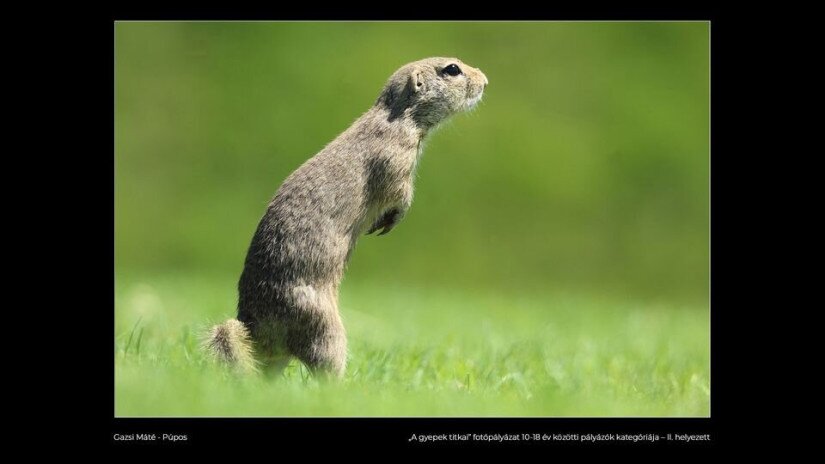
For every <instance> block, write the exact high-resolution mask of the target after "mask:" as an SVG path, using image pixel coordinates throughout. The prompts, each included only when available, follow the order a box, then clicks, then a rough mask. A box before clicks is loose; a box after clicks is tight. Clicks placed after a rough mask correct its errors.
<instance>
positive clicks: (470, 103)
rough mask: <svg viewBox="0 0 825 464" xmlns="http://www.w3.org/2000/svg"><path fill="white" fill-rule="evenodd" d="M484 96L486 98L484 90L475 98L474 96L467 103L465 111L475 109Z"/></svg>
mask: <svg viewBox="0 0 825 464" xmlns="http://www.w3.org/2000/svg"><path fill="white" fill-rule="evenodd" d="M482 96H484V91H483V90H482V91H481V92H479V93H478V94H476V95H475V96H472V97H470V98H468V99H467V102H466V103H465V106H466V108H465V109H467V110H471V109H473V108H475V106H476V105H478V102H480V101H481V97H482Z"/></svg>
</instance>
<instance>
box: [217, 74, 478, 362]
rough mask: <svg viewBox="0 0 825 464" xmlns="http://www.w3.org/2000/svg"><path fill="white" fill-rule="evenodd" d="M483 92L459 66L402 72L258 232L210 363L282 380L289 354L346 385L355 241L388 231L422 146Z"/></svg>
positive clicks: (408, 192)
mask: <svg viewBox="0 0 825 464" xmlns="http://www.w3.org/2000/svg"><path fill="white" fill-rule="evenodd" d="M486 86H487V77H486V76H485V75H484V73H482V72H481V71H480V70H478V69H476V68H473V67H471V66H468V65H466V64H464V63H462V62H461V61H459V60H458V59H455V58H427V59H424V60H421V61H416V62H413V63H410V64H407V65H405V66H403V67H402V68H401V69H399V70H398V71H396V72H395V73H394V74H393V75H392V76H391V77H390V79H389V81H388V82H387V84H386V85H385V86H384V89H383V90H382V92H381V95H380V96H379V97H378V100H377V101H376V102H375V105H373V107H372V108H370V109H369V110H368V111H367V112H366V113H364V114H363V115H362V116H361V117H360V118H358V119H357V120H356V121H355V122H354V123H353V124H352V126H350V127H349V128H348V129H347V130H345V131H344V132H343V133H342V134H341V135H339V136H338V137H337V138H336V139H335V140H333V141H332V142H331V143H330V144H329V145H327V146H326V147H324V149H323V150H321V151H320V152H319V153H318V154H317V155H315V156H313V157H312V158H310V159H309V160H307V161H306V162H305V163H304V164H303V165H301V167H299V168H298V169H297V170H296V171H295V172H293V173H292V174H291V175H290V176H289V177H287V179H286V180H285V181H284V183H283V184H282V185H281V187H280V188H279V189H278V191H277V193H276V194H275V196H274V197H273V198H272V200H271V201H270V202H269V205H268V207H267V210H266V213H264V216H263V218H262V219H261V221H260V223H259V224H258V228H257V230H256V231H255V235H254V236H253V237H252V243H251V245H250V247H249V252H248V253H247V256H246V261H245V264H244V270H243V273H242V274H241V278H240V281H239V282H238V294H239V296H238V316H237V319H230V320H228V321H226V322H224V323H223V324H219V325H216V326H214V327H212V329H211V331H210V332H209V334H208V336H207V338H206V339H205V341H204V346H205V348H206V350H207V351H208V352H209V353H210V354H211V355H212V356H214V357H216V358H218V359H220V360H222V361H225V362H227V363H229V364H230V365H233V366H235V367H237V368H239V369H241V370H245V371H254V370H257V369H258V366H259V365H261V366H262V367H263V368H265V369H266V370H268V371H270V372H280V371H281V370H283V368H284V367H285V366H286V364H287V363H288V362H289V360H290V359H291V358H292V357H293V356H294V357H296V358H298V359H299V360H300V361H301V362H303V363H304V364H305V365H306V366H307V367H309V368H310V370H312V371H313V372H316V371H319V372H323V373H326V374H331V375H332V376H335V377H341V376H342V375H343V373H344V369H345V367H346V360H347V339H346V333H345V331H344V326H343V324H342V323H341V317H340V315H339V313H338V287H339V284H340V282H341V278H342V276H343V273H344V268H345V266H346V263H347V261H348V260H349V257H350V254H351V253H352V250H353V248H354V246H355V243H356V241H357V240H358V237H359V236H360V235H361V234H363V233H366V234H371V233H373V232H375V231H378V230H379V229H380V230H381V232H379V233H378V235H384V234H386V233H388V232H389V231H390V230H392V229H393V227H395V226H396V224H398V222H399V221H400V220H401V219H402V218H403V217H404V215H405V213H406V212H407V210H408V209H409V207H410V204H411V203H412V198H413V177H414V174H415V168H416V163H417V161H418V158H419V157H420V156H421V150H422V140H423V139H424V138H425V137H426V135H427V134H428V133H429V132H430V131H432V130H433V129H434V128H435V127H436V126H438V124H440V123H441V122H444V121H445V120H446V119H447V118H449V117H450V116H452V115H453V114H456V113H459V112H462V111H466V110H469V109H471V108H473V107H474V106H475V105H476V104H477V103H478V102H479V101H480V100H481V96H482V94H483V92H484V88H485V87H486Z"/></svg>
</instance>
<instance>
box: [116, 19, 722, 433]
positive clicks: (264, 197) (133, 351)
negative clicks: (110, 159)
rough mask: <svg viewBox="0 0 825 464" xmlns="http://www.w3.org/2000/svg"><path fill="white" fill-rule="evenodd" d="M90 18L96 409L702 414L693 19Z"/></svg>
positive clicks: (705, 89) (699, 83)
mask: <svg viewBox="0 0 825 464" xmlns="http://www.w3.org/2000/svg"><path fill="white" fill-rule="evenodd" d="M112 27H113V39H114V43H113V65H114V70H113V71H114V72H113V80H114V102H113V105H114V121H113V124H114V173H113V176H114V218H113V222H114V224H113V225H114V308H113V311H114V327H113V336H114V353H113V360H112V362H113V364H114V367H113V372H114V379H113V386H114V405H113V408H114V418H115V419H126V418H479V419H483V418H704V419H708V418H710V417H711V375H710V372H711V300H710V260H711V256H710V212H711V211H710V210H711V208H710V196H711V195H710V160H711V154H710V151H711V142H710V136H711V133H710V132H711V131H710V119H711V118H710V111H711V89H710V87H711V86H710V75H711V69H710V68H711V53H710V42H711V24H710V21H708V20H678V21H677V20H667V21H666V20H634V21H625V20H621V21H620V20H603V21H595V20H592V21H579V20H576V21H573V20H567V21H560V20H559V21H539V20H534V21H458V20H454V21H446V20H443V21H389V20H382V21H378V20H374V21H355V20H350V21H344V20H326V21H320V20H317V21H307V20H302V21H298V20H294V21H276V20H266V21H264V20H231V21H230V20H117V21H114V22H113V23H112ZM714 63H715V62H714ZM107 331H108V329H107ZM169 433H171V432H169ZM120 436H121V439H125V440H128V438H123V437H125V436H127V435H120ZM413 438H415V440H418V438H417V436H415V435H413V437H411V438H410V440H413ZM667 439H668V440H669V439H670V436H668V438H667ZM114 440H118V438H117V435H116V436H115V438H114ZM404 440H405V441H406V440H407V438H404Z"/></svg>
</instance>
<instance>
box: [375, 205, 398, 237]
mask: <svg viewBox="0 0 825 464" xmlns="http://www.w3.org/2000/svg"><path fill="white" fill-rule="evenodd" d="M400 219H401V211H400V210H399V209H397V208H393V209H391V210H388V211H387V212H386V213H384V214H383V215H382V216H381V217H380V218H378V220H377V221H375V224H373V225H372V227H370V229H369V230H368V231H367V235H370V234H371V233H373V232H375V231H376V230H378V229H381V228H383V229H384V230H382V231H381V232H380V233H379V234H378V235H384V234H386V233H388V232H389V231H391V230H392V229H393V227H395V225H396V224H398V221H399V220H400Z"/></svg>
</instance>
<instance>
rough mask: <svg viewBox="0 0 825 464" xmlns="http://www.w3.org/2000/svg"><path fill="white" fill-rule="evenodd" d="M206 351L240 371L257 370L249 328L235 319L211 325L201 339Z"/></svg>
mask: <svg viewBox="0 0 825 464" xmlns="http://www.w3.org/2000/svg"><path fill="white" fill-rule="evenodd" d="M203 348H204V350H205V351H206V353H207V354H208V355H209V356H210V357H212V358H214V359H216V360H218V361H219V362H222V363H224V364H227V365H229V366H232V367H233V368H235V369H237V370H239V371H241V372H256V371H257V370H258V368H257V366H256V362H255V356H254V355H253V351H252V341H251V340H250V338H249V330H247V328H246V326H244V325H243V323H242V322H241V321H239V320H237V319H229V320H228V321H226V322H224V323H223V324H218V325H215V326H213V327H212V328H211V329H210V330H209V332H208V333H207V334H206V337H205V338H204V340H203Z"/></svg>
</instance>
